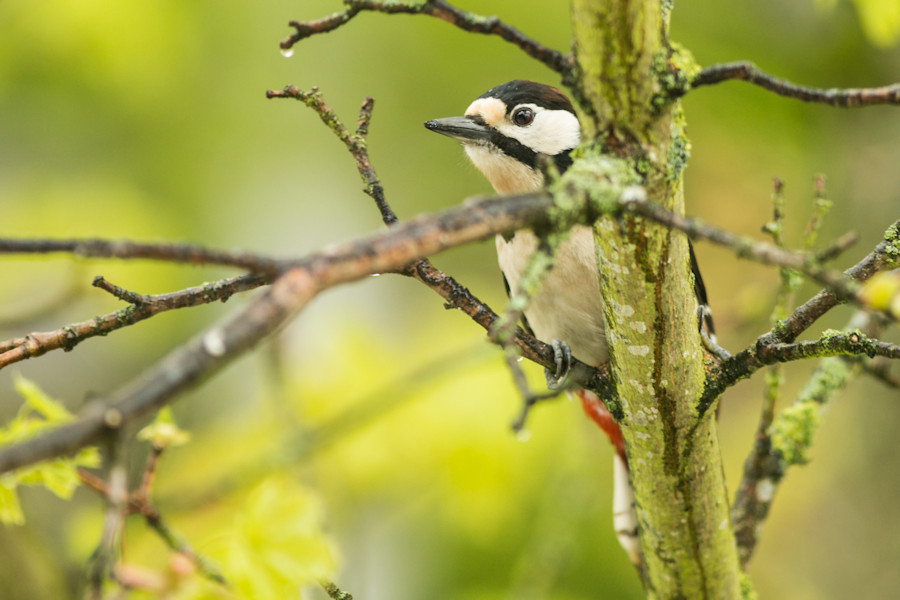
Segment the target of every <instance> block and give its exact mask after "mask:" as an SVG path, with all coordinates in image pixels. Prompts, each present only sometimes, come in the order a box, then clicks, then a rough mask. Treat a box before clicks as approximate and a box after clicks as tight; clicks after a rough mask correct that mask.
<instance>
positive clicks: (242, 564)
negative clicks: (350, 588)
mask: <svg viewBox="0 0 900 600" xmlns="http://www.w3.org/2000/svg"><path fill="white" fill-rule="evenodd" d="M322 520H323V516H322V506H321V503H320V501H319V498H318V496H316V495H315V494H314V493H313V492H312V491H311V490H309V489H307V488H305V487H303V486H301V485H299V484H297V483H296V482H293V481H290V480H287V479H281V478H273V479H269V480H267V481H265V482H263V483H262V484H260V485H259V486H258V487H257V488H256V489H255V490H254V491H253V492H252V493H251V496H250V499H249V500H248V502H247V503H246V509H245V511H244V512H243V513H242V514H241V515H240V517H238V519H237V521H236V523H235V526H234V532H233V535H232V538H231V541H232V544H231V546H230V548H229V552H228V555H227V557H226V573H227V577H228V579H229V581H231V582H232V583H233V584H234V586H235V588H236V589H237V590H238V591H239V592H240V593H241V594H243V595H245V596H246V597H248V598H254V599H259V600H269V599H271V600H275V599H280V598H286V597H291V598H296V597H297V594H298V590H299V589H300V588H301V587H303V586H305V585H309V584H313V583H316V582H318V581H319V580H321V579H323V578H327V577H330V576H331V575H332V574H333V572H334V569H335V558H334V556H335V552H334V549H333V545H332V542H331V540H330V539H329V538H328V536H326V535H325V534H324V532H323V531H322Z"/></svg>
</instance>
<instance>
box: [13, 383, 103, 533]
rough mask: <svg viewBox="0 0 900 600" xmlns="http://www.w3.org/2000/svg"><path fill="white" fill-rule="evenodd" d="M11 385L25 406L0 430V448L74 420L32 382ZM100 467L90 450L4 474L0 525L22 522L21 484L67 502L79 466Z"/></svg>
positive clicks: (73, 487) (97, 455) (76, 483)
mask: <svg viewBox="0 0 900 600" xmlns="http://www.w3.org/2000/svg"><path fill="white" fill-rule="evenodd" d="M14 385H15V388H16V391H17V392H18V393H19V395H21V396H22V398H23V399H24V400H25V403H24V404H23V405H22V407H21V408H20V409H19V412H18V414H17V415H16V416H15V418H14V419H13V420H12V421H10V422H9V424H8V425H7V426H6V427H4V428H0V446H2V445H8V444H12V443H15V442H18V441H21V440H24V439H28V438H30V437H33V436H34V435H36V434H38V433H40V432H42V431H45V430H47V429H49V428H52V427H54V426H57V425H60V424H63V423H67V422H70V421H71V420H72V419H74V415H72V413H71V412H69V411H68V409H66V407H65V406H63V405H62V404H61V403H60V402H58V401H56V400H54V399H53V398H51V397H50V396H48V395H47V394H45V393H44V392H43V390H41V389H40V388H39V387H38V386H37V384H35V383H34V382H32V381H29V380H28V379H25V378H24V377H21V376H19V375H16V376H15V378H14ZM99 464H100V454H99V452H98V451H97V449H96V448H94V447H89V448H84V449H82V450H81V451H79V452H78V453H77V454H76V455H75V456H73V457H68V458H55V459H51V460H47V461H44V462H40V463H37V464H34V465H29V466H27V467H23V468H21V469H18V470H16V471H14V472H12V473H7V474H5V475H3V476H2V478H0V522H3V523H10V524H17V525H21V524H22V523H24V522H25V515H24V514H23V512H22V507H21V505H20V503H19V498H18V496H17V488H18V487H19V486H20V485H33V486H43V487H45V488H47V489H48V490H50V491H51V492H52V493H53V494H55V495H56V496H58V497H60V498H63V499H64V500H68V499H69V498H71V497H72V494H73V493H74V491H75V489H76V488H77V487H78V486H79V485H81V479H80V478H79V477H78V467H88V468H93V467H97V466H99Z"/></svg>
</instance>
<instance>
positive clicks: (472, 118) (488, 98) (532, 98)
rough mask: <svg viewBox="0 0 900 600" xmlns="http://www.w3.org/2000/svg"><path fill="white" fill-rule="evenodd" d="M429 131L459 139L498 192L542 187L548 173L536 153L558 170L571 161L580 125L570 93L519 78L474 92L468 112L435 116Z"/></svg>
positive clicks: (530, 189) (526, 190) (564, 167)
mask: <svg viewBox="0 0 900 600" xmlns="http://www.w3.org/2000/svg"><path fill="white" fill-rule="evenodd" d="M425 127H427V128H428V129H430V130H431V131H436V132H437V133H440V134H443V135H446V136H449V137H451V138H453V139H455V140H459V141H460V142H462V144H463V148H464V149H465V151H466V154H467V155H468V156H469V159H470V160H471V161H472V163H474V165H475V166H476V167H477V168H478V170H479V171H481V172H482V173H484V176H485V177H487V178H488V181H490V182H491V185H493V186H494V189H495V190H496V191H497V192H498V193H500V194H515V193H523V192H530V191H534V190H537V189H540V188H541V187H542V186H543V183H544V177H543V174H542V173H541V170H540V169H539V168H538V155H539V154H546V155H548V156H549V157H550V158H551V159H553V160H554V161H555V163H556V165H557V168H559V170H560V171H564V170H565V169H566V168H567V167H568V166H569V165H570V164H571V159H570V158H569V152H570V151H571V150H572V149H573V148H574V147H575V146H577V145H578V141H579V136H580V128H579V125H578V119H577V117H576V116H575V109H574V108H572V103H571V102H569V99H568V98H566V96H565V95H564V94H563V93H562V92H560V91H559V90H557V89H556V88H553V87H550V86H549V85H543V84H540V83H534V82H533V81H522V80H515V81H510V82H508V83H504V84H503V85H498V86H497V87H495V88H491V89H489V90H488V91H486V92H485V93H483V94H482V95H481V96H479V97H478V98H476V99H475V100H474V101H473V102H472V104H470V105H469V108H467V109H466V112H465V116H462V117H447V118H445V119H434V120H433V121H428V122H426V123H425Z"/></svg>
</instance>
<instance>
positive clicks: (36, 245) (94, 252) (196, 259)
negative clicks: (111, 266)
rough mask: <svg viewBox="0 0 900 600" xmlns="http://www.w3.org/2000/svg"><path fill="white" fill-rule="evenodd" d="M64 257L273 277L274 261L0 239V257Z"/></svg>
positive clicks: (106, 243)
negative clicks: (214, 268) (232, 270)
mask: <svg viewBox="0 0 900 600" xmlns="http://www.w3.org/2000/svg"><path fill="white" fill-rule="evenodd" d="M62 252H64V253H68V254H74V255H75V256H82V257H85V258H121V259H136V258H144V259H150V260H161V261H166V262H177V263H190V264H197V265H223V266H228V267H236V268H239V269H243V270H246V271H251V272H255V273H273V272H274V271H275V270H276V269H277V267H278V264H279V261H278V260H277V259H275V258H270V257H267V256H263V255H260V254H257V253H254V252H242V251H228V250H215V249H210V248H203V247H201V246H192V245H189V244H149V243H139V242H131V241H128V240H101V239H82V240H79V239H72V240H40V239H37V240H34V239H12V238H0V254H54V253H62Z"/></svg>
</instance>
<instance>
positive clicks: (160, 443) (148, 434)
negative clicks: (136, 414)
mask: <svg viewBox="0 0 900 600" xmlns="http://www.w3.org/2000/svg"><path fill="white" fill-rule="evenodd" d="M137 437H138V439H139V440H145V441H148V442H150V443H151V444H153V446H154V447H156V448H169V447H174V446H181V445H183V444H186V443H187V442H188V441H189V440H190V439H191V434H190V433H189V432H187V431H185V430H184V429H181V428H180V427H178V425H176V424H175V417H174V416H173V415H172V408H171V407H169V406H165V407H163V408H161V409H160V411H159V412H158V413H156V418H155V419H153V422H152V423H150V424H149V425H147V426H146V427H144V428H143V429H141V430H140V431H139V432H138V434H137Z"/></svg>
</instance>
